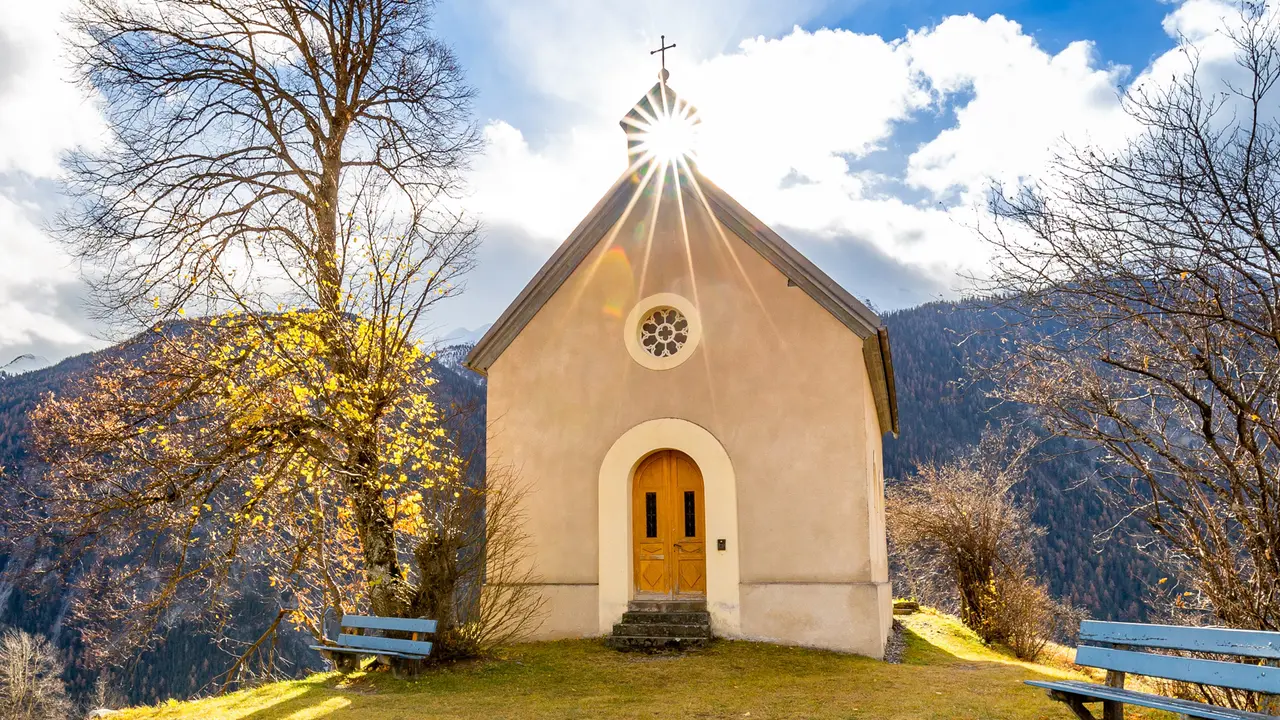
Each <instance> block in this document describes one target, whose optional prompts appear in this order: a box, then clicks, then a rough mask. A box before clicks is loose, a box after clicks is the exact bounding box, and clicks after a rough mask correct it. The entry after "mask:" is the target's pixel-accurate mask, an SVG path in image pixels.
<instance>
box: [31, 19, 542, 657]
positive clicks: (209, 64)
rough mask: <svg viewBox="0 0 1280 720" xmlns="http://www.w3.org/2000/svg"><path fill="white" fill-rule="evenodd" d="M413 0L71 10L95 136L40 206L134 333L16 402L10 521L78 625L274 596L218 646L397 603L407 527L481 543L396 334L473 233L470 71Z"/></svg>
mask: <svg viewBox="0 0 1280 720" xmlns="http://www.w3.org/2000/svg"><path fill="white" fill-rule="evenodd" d="M432 6H433V4H432V3H431V2H429V1H428V0H344V1H342V2H329V3H316V2H312V1H311V0H253V1H252V2H240V1H233V2H223V1H221V0H155V1H154V2H149V3H136V2H131V1H128V0H80V2H79V3H78V4H77V6H76V8H75V9H74V10H73V11H72V13H71V15H70V19H71V27H72V30H73V33H72V34H71V36H70V39H69V43H70V46H71V47H70V49H71V51H72V57H73V58H74V60H75V61H76V63H77V64H78V67H79V69H80V75H81V79H82V81H83V82H84V83H85V84H86V85H87V86H89V87H90V88H91V89H92V90H93V91H95V92H96V93H98V94H99V95H100V96H101V97H102V99H103V103H102V107H103V110H104V115H105V118H106V121H107V126H108V128H109V130H110V132H111V137H110V140H109V142H107V143H106V144H105V145H104V146H103V147H102V148H100V149H93V150H84V151H81V152H79V153H77V154H74V155H72V156H71V157H70V158H69V159H68V161H67V165H66V169H67V178H68V180H67V186H66V190H67V192H68V195H69V197H70V202H69V203H68V206H67V211H66V212H65V214H64V215H63V216H62V217H60V219H59V221H58V227H59V229H60V231H61V235H62V237H63V239H64V241H65V243H66V246H67V248H68V249H69V250H70V251H71V252H72V253H74V254H75V256H77V257H78V258H79V259H80V260H81V262H82V264H83V267H84V268H85V279H86V280H87V281H88V282H89V283H90V286H91V288H92V290H93V292H92V300H93V301H94V307H95V308H96V309H97V310H98V311H99V312H100V314H101V315H103V316H104V317H106V318H109V319H111V320H112V321H113V322H114V324H115V325H114V326H115V327H117V328H119V329H121V330H127V329H130V328H136V329H139V330H145V332H143V333H142V334H141V335H139V336H138V338H136V340H135V342H133V343H131V344H129V345H126V346H125V347H124V349H123V350H121V351H120V352H115V353H111V354H109V355H108V356H106V357H103V358H100V361H99V363H98V364H97V367H96V368H95V371H94V372H93V373H89V374H86V375H85V376H84V377H82V378H81V380H80V381H79V383H78V384H77V385H76V386H75V387H74V388H73V389H72V391H70V392H67V393H64V394H63V395H62V396H60V397H50V398H47V399H46V400H45V401H44V403H42V405H41V406H40V408H39V409H38V410H37V411H36V412H34V413H33V420H34V427H35V430H36V435H37V446H38V450H39V453H40V455H41V456H42V458H43V459H44V460H45V461H46V466H47V471H46V472H44V473H43V475H42V476H40V477H39V478H38V482H36V483H33V484H32V485H31V486H30V487H29V488H28V491H29V492H30V502H29V503H28V504H27V509H28V510H29V511H30V512H28V513H26V516H25V518H24V519H23V520H22V521H23V522H25V523H26V528H27V530H28V532H27V533H25V535H26V536H36V537H38V538H40V539H42V540H45V541H48V544H49V546H50V547H53V548H56V549H57V551H58V555H57V556H58V558H59V559H60V560H61V561H62V564H61V565H60V567H63V568H65V569H66V570H67V572H68V573H69V574H70V576H71V577H72V578H73V580H74V584H75V585H76V586H77V587H76V589H75V591H74V596H75V598H76V612H77V613H78V615H79V617H80V619H81V622H82V627H83V628H84V632H85V637H86V639H87V640H89V643H88V644H89V647H90V649H91V650H93V651H96V652H98V653H99V654H102V653H107V652H109V651H111V650H117V649H120V648H126V647H136V646H137V645H138V644H140V643H145V642H146V641H147V640H148V639H150V638H152V637H154V635H155V632H156V628H157V627H159V626H163V625H165V624H168V623H171V622H173V621H174V619H175V618H185V617H188V616H194V615H199V616H202V617H207V618H214V619H215V620H216V621H218V622H221V623H225V622H228V621H231V622H234V618H229V617H228V608H229V607H230V605H229V602H230V599H231V598H233V597H234V596H235V594H236V593H237V592H238V591H239V590H241V589H242V588H244V587H247V586H250V585H252V584H253V583H254V582H261V583H263V584H264V585H267V586H269V587H273V588H276V600H277V601H278V604H279V611H278V613H279V614H278V616H277V618H276V622H275V623H273V624H272V626H271V628H269V629H268V631H267V632H266V633H264V634H262V636H261V637H258V638H257V639H256V640H253V641H250V642H249V651H248V652H247V653H243V655H244V656H245V657H248V656H251V655H253V654H254V652H255V651H266V653H265V654H266V655H267V656H268V657H269V655H270V652H269V650H270V648H271V647H273V643H274V638H275V630H276V628H277V627H278V626H279V624H280V623H281V622H284V621H287V620H292V621H293V622H296V623H297V624H299V625H300V626H302V627H304V628H306V629H307V630H309V631H311V632H312V633H313V634H315V635H319V633H320V624H321V620H320V618H321V615H322V612H323V610H324V609H325V608H330V609H333V610H335V611H338V612H341V611H344V610H352V609H358V610H362V611H370V612H373V613H376V614H379V615H392V616H396V615H401V616H403V615H408V614H420V613H422V612H425V610H424V609H423V605H422V601H421V598H422V597H423V596H424V589H423V587H422V583H421V582H416V581H415V578H414V569H415V563H414V558H415V556H417V555H420V554H421V553H420V552H419V549H420V547H421V546H422V545H423V543H424V542H425V543H428V545H429V544H430V543H431V542H437V544H438V540H439V537H441V536H442V535H448V536H451V537H452V536H458V535H459V534H461V535H467V536H474V537H478V538H479V541H480V542H488V538H486V533H487V532H489V531H488V529H487V528H486V527H485V526H484V524H485V522H486V520H483V519H482V520H479V523H480V526H479V529H476V528H471V527H469V526H467V525H466V523H465V522H463V521H462V520H460V519H459V518H462V517H463V516H464V515H465V516H466V517H471V518H479V517H481V514H480V512H479V511H478V510H477V511H474V512H471V513H469V514H467V513H460V512H459V510H458V508H459V507H461V506H462V505H464V504H465V502H464V501H468V494H469V493H470V494H479V493H485V492H489V493H492V492H493V490H492V488H490V489H489V490H487V491H486V490H481V489H479V488H481V487H483V483H479V482H476V481H475V479H474V477H470V476H469V474H468V472H467V469H466V463H465V462H463V461H461V460H460V459H459V458H458V457H457V456H456V452H455V450H454V448H453V447H452V444H451V443H450V442H449V439H448V436H447V434H446V432H445V425H444V418H443V417H442V415H441V410H440V408H438V407H437V406H436V405H435V403H434V402H433V399H432V380H431V376H430V373H429V354H428V353H427V352H426V350H425V349H424V347H423V346H422V344H421V338H422V336H423V334H424V328H423V323H424V322H425V320H424V319H425V317H426V316H427V314H428V312H429V310H430V309H431V307H432V306H433V305H434V304H435V303H437V302H439V301H440V300H441V299H444V298H447V297H449V296H450V295H452V294H454V293H456V292H457V291H458V290H459V289H460V283H459V281H460V278H461V276H462V275H463V274H464V273H466V272H467V271H468V270H469V269H470V268H471V266H472V265H473V263H474V253H475V248H476V244H477V241H478V236H477V231H476V226H475V224H474V223H473V222H471V221H470V220H469V219H467V218H466V217H465V216H463V215H461V214H460V213H458V212H456V210H455V209H454V208H456V203H453V202H452V200H451V198H452V197H453V196H454V195H455V194H456V191H457V190H458V189H459V187H460V173H461V171H462V170H463V168H464V167H465V163H466V161H467V159H468V157H469V156H470V155H471V154H472V152H473V151H474V150H475V149H476V148H477V147H478V145H479V136H478V133H477V131H476V128H475V126H474V125H473V124H472V123H471V121H470V119H469V115H470V101H471V97H472V91H471V90H470V88H468V87H467V86H466V84H465V83H464V81H463V77H462V71H461V69H460V68H459V67H458V65H457V63H456V61H455V58H454V56H453V54H452V52H451V51H450V49H449V48H448V47H447V46H446V45H444V44H443V43H441V42H440V41H439V40H438V39H437V38H436V37H434V36H433V35H432V33H431V19H432V18H431V8H432ZM474 474H475V473H471V474H470V475H474ZM469 478H470V479H469ZM446 521H448V522H451V523H453V525H454V527H453V528H451V529H449V528H445V527H444V524H445V523H446ZM460 523H461V525H459V524H460ZM473 524H474V523H473ZM15 526H20V525H15ZM459 527H462V530H459ZM18 535H22V533H15V536H18ZM432 538H435V540H432ZM450 542H454V543H456V542H458V541H457V540H456V539H454V540H451V541H450ZM509 544H510V545H511V546H512V547H516V546H518V545H519V543H518V542H515V543H509ZM473 555H474V553H473ZM481 555H483V553H481ZM512 567H516V564H513V565H512ZM419 579H421V578H419ZM519 584H520V583H518V582H516V583H513V586H514V585H519ZM427 594H431V593H427ZM445 594H446V595H448V594H449V593H445ZM439 595H440V593H438V592H436V593H435V594H434V595H433V596H439ZM436 604H437V605H438V606H442V605H444V604H445V603H442V602H438V603H436ZM437 610H438V611H439V612H444V613H446V614H447V610H448V608H445V607H439V608H437ZM485 632H486V633H488V636H490V637H491V636H492V630H489V631H485ZM498 635H501V633H498ZM262 654H263V653H261V652H260V653H259V655H260V656H261V655H262ZM244 669H245V663H244V662H241V663H239V664H237V666H236V667H235V668H233V671H235V672H242V671H243V670H244ZM235 672H233V676H234V674H235Z"/></svg>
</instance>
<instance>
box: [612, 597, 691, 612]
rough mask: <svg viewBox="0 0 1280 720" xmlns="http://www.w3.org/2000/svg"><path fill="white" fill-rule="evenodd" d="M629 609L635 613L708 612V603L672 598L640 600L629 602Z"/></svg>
mask: <svg viewBox="0 0 1280 720" xmlns="http://www.w3.org/2000/svg"><path fill="white" fill-rule="evenodd" d="M627 609H628V610H631V611H634V612H706V611H707V601H706V600H679V599H677V600H672V599H670V598H662V599H654V600H647V599H640V600H631V601H630V602H628V603H627Z"/></svg>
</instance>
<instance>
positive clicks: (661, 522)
mask: <svg viewBox="0 0 1280 720" xmlns="http://www.w3.org/2000/svg"><path fill="white" fill-rule="evenodd" d="M631 513H632V515H631V527H632V548H633V553H634V556H633V559H634V562H633V567H634V570H635V592H636V596H637V597H689V596H698V597H704V596H706V594H707V543H706V537H707V535H706V508H705V493H704V491H703V483H702V472H701V470H699V469H698V465H697V463H695V462H694V461H693V459H692V458H690V457H689V456H688V455H686V454H684V453H682V452H680V451H679V450H669V449H668V450H659V451H657V452H655V453H653V454H652V455H650V456H648V457H646V458H645V459H644V460H643V461H642V462H641V463H640V466H639V467H637V468H636V472H635V480H634V483H633V488H632V493H631Z"/></svg>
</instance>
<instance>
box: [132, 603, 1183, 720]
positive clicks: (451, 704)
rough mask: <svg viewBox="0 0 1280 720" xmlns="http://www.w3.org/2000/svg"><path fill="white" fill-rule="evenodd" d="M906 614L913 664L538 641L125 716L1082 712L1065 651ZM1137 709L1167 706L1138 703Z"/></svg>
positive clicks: (249, 719) (340, 718)
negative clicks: (1050, 688)
mask: <svg viewBox="0 0 1280 720" xmlns="http://www.w3.org/2000/svg"><path fill="white" fill-rule="evenodd" d="M901 619H902V620H903V622H904V624H905V625H906V626H907V632H906V641H907V652H906V658H905V662H904V663H903V664H900V665H890V664H888V663H884V662H880V661H878V660H871V659H868V658H863V657H857V656H851V655H841V654H837V653H831V652H823V651H817V650H807V649H801V648H791V647H782V646H776V645H768V644H764V643H749V642H735V641H718V642H716V643H715V644H714V645H712V647H711V648H710V649H707V650H704V651H700V652H696V653H690V654H688V655H653V656H646V655H632V654H621V653H617V652H614V651H612V650H609V649H606V648H605V647H604V645H603V644H602V643H601V642H600V641H597V640H569V641H561V642H548V643H531V644H527V645H519V646H516V647H513V648H511V649H509V650H507V651H506V652H505V653H504V654H503V657H501V658H498V659H494V660H486V661H481V662H475V663H469V664H465V665H461V666H455V667H451V668H443V669H436V670H433V671H430V672H427V673H425V674H424V675H422V676H421V677H419V678H418V679H416V680H396V679H394V678H392V677H390V675H389V674H388V673H384V672H373V673H356V674H353V675H351V676H348V677H346V678H344V677H342V676H341V675H338V674H337V673H320V674H317V675H313V676H311V677H309V678H307V679H305V680H298V681H292V682H281V683H273V684H270V685H264V686H262V687H259V688H255V689H252V690H246V691H243V692H238V693H234V694H231V695H227V696H224V697H219V698H210V699H206V700H198V701H193V702H188V703H176V702H171V703H166V704H161V705H158V706H156V707H152V708H135V709H132V710H129V711H126V712H125V713H122V714H120V715H117V716H114V717H118V718H127V719H128V720H143V719H144V718H145V719H147V720H160V719H161V718H202V719H204V720H311V719H320V718H324V719H326V720H348V719H353V718H387V719H398V718H404V719H405V720H408V719H409V718H413V719H415V720H416V719H418V718H458V719H459V720H471V719H480V718H482V719H484V720H495V719H496V718H753V719H758V718H780V717H803V718H948V719H950V718H1019V719H1020V720H1025V719H1028V718H1055V719H1062V720H1067V719H1068V718H1072V717H1073V716H1072V715H1071V713H1070V711H1069V710H1067V708H1066V707H1065V706H1063V705H1061V704H1059V703H1055V702H1052V701H1050V700H1049V699H1048V698H1046V697H1045V696H1044V693H1043V692H1042V691H1040V690H1036V689H1034V688H1030V687H1027V686H1025V685H1023V684H1022V681H1023V680H1026V679H1031V678H1064V677H1077V678H1080V677H1084V676H1082V675H1078V674H1076V673H1073V672H1072V671H1071V670H1069V669H1068V668H1067V667H1066V665H1065V664H1064V663H1062V662H1061V661H1060V660H1059V659H1058V657H1060V656H1058V655H1057V653H1054V655H1055V657H1054V658H1051V660H1050V664H1045V665H1038V664H1031V663H1024V662H1021V661H1019V660H1016V659H1014V658H1013V657H1012V656H1010V655H1007V654H1005V653H1002V652H1000V651H998V650H996V649H992V648H988V647H984V646H983V645H982V644H981V643H980V642H978V640H977V639H976V638H975V637H974V636H973V634H972V633H971V632H969V631H968V630H967V629H966V628H964V627H963V626H962V625H960V623H959V622H958V621H957V620H955V619H954V618H951V617H949V616H943V615H935V614H932V613H927V612H926V613H920V614H917V615H912V616H907V617H904V618H901ZM1128 717H1131V718H1155V717H1165V716H1162V715H1158V714H1154V713H1152V714H1144V713H1143V712H1142V711H1141V710H1139V709H1136V708H1130V709H1129V711H1128Z"/></svg>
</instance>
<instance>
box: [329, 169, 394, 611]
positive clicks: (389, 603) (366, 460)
mask: <svg viewBox="0 0 1280 720" xmlns="http://www.w3.org/2000/svg"><path fill="white" fill-rule="evenodd" d="M339 147H340V144H339ZM339 159H340V158H339V155H338V153H337V152H332V153H330V156H329V157H327V158H326V167H328V168H331V170H330V171H328V172H326V173H324V175H323V176H322V177H321V180H320V192H319V196H320V197H321V198H323V200H322V202H321V204H320V206H319V207H317V208H316V209H315V212H316V220H317V222H316V225H317V227H316V230H317V236H318V237H317V238H316V266H317V270H318V273H317V274H318V277H319V288H318V293H317V300H318V301H319V304H320V309H321V310H322V312H323V317H324V322H325V323H326V324H327V325H328V326H329V330H328V332H329V335H330V338H329V339H330V340H331V341H332V340H335V339H337V338H340V337H342V336H343V334H344V328H343V325H344V323H345V321H346V314H345V313H344V312H343V307H342V298H341V293H340V288H341V287H342V278H341V273H340V271H339V269H338V263H337V248H338V234H339V231H338V223H339V212H340V211H339V205H338V185H339V182H338V172H337V170H336V168H338V167H339V165H340V162H339ZM349 353H350V349H349V346H348V345H347V344H346V343H345V342H330V343H329V362H330V363H331V365H332V369H333V371H334V372H335V373H337V375H338V376H339V377H341V378H347V379H349V380H352V381H355V380H365V379H366V378H365V377H364V375H366V374H367V373H366V371H365V368H364V367H362V365H361V364H360V363H359V362H355V361H353V358H352V357H351V356H350V354H349ZM372 426H373V423H372V421H371V423H370V429H369V432H367V433H359V434H355V433H353V434H350V435H348V436H347V437H344V438H343V441H344V442H345V444H346V448H347V460H346V463H345V464H344V466H343V468H342V470H343V477H344V480H343V482H344V484H345V485H346V489H347V496H348V498H349V499H350V502H351V509H352V511H353V512H354V515H355V523H356V533H357V535H358V537H359V538H360V549H361V551H362V554H363V556H364V566H365V567H364V573H365V582H366V583H367V585H368V593H369V603H370V606H371V609H372V612H373V614H375V615H382V616H387V617H398V616H400V615H402V614H403V613H404V610H405V609H406V601H407V593H406V592H404V589H405V588H404V575H403V573H402V572H401V568H400V559H399V556H398V553H397V548H396V535H395V528H394V526H393V524H392V520H391V516H390V514H389V513H388V512H387V506H386V503H384V502H383V498H382V490H381V487H380V486H379V482H378V474H379V457H378V451H377V447H378V439H377V436H376V434H375V433H374V432H373V430H372Z"/></svg>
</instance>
